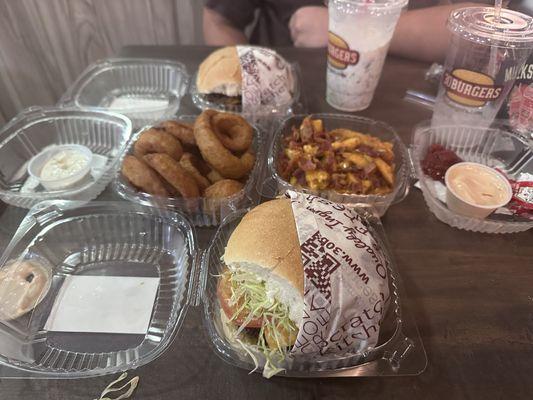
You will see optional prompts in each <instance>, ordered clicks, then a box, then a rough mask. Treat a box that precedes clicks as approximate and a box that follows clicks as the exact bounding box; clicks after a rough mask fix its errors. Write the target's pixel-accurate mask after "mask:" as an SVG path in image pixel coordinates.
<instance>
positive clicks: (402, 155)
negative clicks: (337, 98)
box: [259, 114, 412, 216]
mask: <svg viewBox="0 0 533 400" xmlns="http://www.w3.org/2000/svg"><path fill="white" fill-rule="evenodd" d="M306 116H307V115H294V116H292V117H289V118H287V119H285V121H284V122H283V123H281V125H280V127H279V128H278V130H277V131H276V133H275V134H274V137H273V138H272V143H271V146H270V149H269V152H268V168H267V171H266V176H265V177H264V178H263V180H262V181H261V182H260V185H259V191H260V193H261V194H262V195H263V196H266V197H269V198H273V197H276V196H278V195H280V194H284V193H286V192H287V190H294V191H298V192H304V193H310V194H314V195H318V196H320V197H324V198H326V199H328V200H331V201H333V202H336V203H342V204H349V205H354V206H355V205H357V204H366V205H371V206H373V207H374V208H375V210H376V211H377V212H378V214H379V215H380V216H382V215H383V214H385V212H386V211H387V209H388V208H389V206H390V205H391V204H394V203H398V202H400V201H401V200H403V199H404V198H405V197H406V196H407V194H408V193H409V189H410V184H411V179H410V178H411V174H412V171H411V163H410V160H409V154H408V152H407V147H406V146H405V145H404V144H403V142H402V140H401V139H400V137H399V136H398V134H397V133H396V131H395V130H394V129H393V128H392V127H391V126H389V125H387V124H385V123H384V122H380V121H375V120H373V119H369V118H363V117H357V116H352V115H345V114H311V115H310V116H311V118H313V119H321V120H322V121H323V123H324V127H325V129H327V130H328V131H329V130H333V129H338V128H344V129H350V130H354V131H358V132H361V133H364V134H369V135H371V136H374V137H377V138H379V139H381V140H386V141H390V142H392V144H393V151H394V155H395V161H394V162H395V171H394V173H395V184H394V188H393V191H392V192H391V193H389V194H387V195H355V194H343V193H338V192H336V191H334V190H322V191H314V190H311V189H306V188H300V187H295V186H293V185H291V184H290V183H289V182H287V181H285V180H284V179H283V178H282V177H281V176H280V174H279V173H278V163H279V158H280V156H281V154H282V151H283V147H282V146H283V138H285V137H287V136H290V135H291V134H292V128H293V127H299V126H300V124H301V122H302V120H303V119H304V118H305V117H306Z"/></svg>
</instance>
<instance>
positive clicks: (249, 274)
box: [217, 199, 304, 378]
mask: <svg viewBox="0 0 533 400" xmlns="http://www.w3.org/2000/svg"><path fill="white" fill-rule="evenodd" d="M223 261H224V263H225V265H226V269H225V270H224V271H223V272H222V273H221V275H220V277H219V281H218V290H217V293H218V299H219V302H220V306H221V319H222V322H223V325H224V333H225V335H226V336H227V337H228V339H229V340H230V341H231V342H232V343H234V344H237V345H238V346H240V347H241V348H242V350H243V351H245V352H246V353H248V354H249V355H250V357H251V358H252V359H253V360H254V362H255V365H256V368H258V367H259V366H260V365H262V367H263V376H265V377H267V378H269V377H271V376H273V375H275V374H277V373H279V372H281V371H282V370H283V367H282V365H283V362H284V360H285V359H286V357H287V356H288V353H289V351H290V349H291V348H292V346H293V345H294V342H295V340H296V337H297V334H298V330H299V327H300V325H301V323H302V316H303V305H304V302H303V288H304V283H303V280H304V270H303V264H302V258H301V253H300V244H299V241H298V234H297V231H296V224H295V222H294V217H293V214H292V208H291V203H290V200H288V199H278V200H272V201H269V202H266V203H263V204H261V205H259V206H257V207H256V208H254V209H253V210H251V211H250V212H249V213H248V214H246V215H245V216H244V217H243V219H242V220H241V222H240V223H239V225H238V226H237V227H236V228H235V230H234V231H233V233H232V235H231V237H230V239H229V241H228V244H227V246H226V250H225V253H224V256H223ZM261 354H262V356H263V359H264V360H263V361H260V359H258V357H257V355H261Z"/></svg>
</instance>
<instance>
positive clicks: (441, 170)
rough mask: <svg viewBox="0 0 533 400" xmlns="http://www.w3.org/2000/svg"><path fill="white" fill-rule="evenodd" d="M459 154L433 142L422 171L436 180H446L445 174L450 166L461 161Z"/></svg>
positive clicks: (423, 162)
mask: <svg viewBox="0 0 533 400" xmlns="http://www.w3.org/2000/svg"><path fill="white" fill-rule="evenodd" d="M461 161H463V160H461V159H460V158H459V157H458V156H457V154H455V153H454V152H453V151H452V150H448V149H447V148H446V147H444V146H442V145H440V144H432V145H431V146H430V147H429V149H428V152H427V154H426V158H424V160H422V163H421V164H422V171H424V174H426V175H428V176H430V177H431V178H433V179H435V180H436V181H442V182H444V175H445V174H446V171H447V170H448V168H450V167H451V166H452V165H454V164H457V163H459V162H461Z"/></svg>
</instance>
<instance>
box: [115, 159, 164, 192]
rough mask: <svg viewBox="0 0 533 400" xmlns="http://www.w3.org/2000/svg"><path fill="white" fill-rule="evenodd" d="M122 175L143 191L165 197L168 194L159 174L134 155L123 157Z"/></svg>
mask: <svg viewBox="0 0 533 400" xmlns="http://www.w3.org/2000/svg"><path fill="white" fill-rule="evenodd" d="M122 175H124V177H125V178H126V179H127V180H128V181H129V182H131V184H132V185H133V186H135V187H136V188H138V189H140V190H142V191H143V192H145V193H148V194H154V195H156V196H165V197H166V196H168V195H169V192H168V191H167V190H166V189H165V185H164V183H163V181H162V180H161V178H159V175H157V173H156V172H155V171H154V170H152V169H151V168H150V167H149V166H148V165H146V164H145V163H144V162H142V161H140V160H139V159H137V157H135V156H131V155H128V156H126V157H124V161H123V162H122Z"/></svg>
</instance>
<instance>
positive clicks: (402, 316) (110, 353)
mask: <svg viewBox="0 0 533 400" xmlns="http://www.w3.org/2000/svg"><path fill="white" fill-rule="evenodd" d="M246 211H247V210H241V211H238V212H235V213H233V214H231V215H230V216H228V217H227V218H226V219H225V220H224V222H223V223H222V224H221V226H220V228H219V230H218V231H217V233H216V235H215V237H214V238H213V239H212V241H211V244H210V245H209V247H208V249H207V250H206V251H201V250H199V249H198V247H197V244H196V240H195V232H194V228H193V227H192V226H191V225H190V224H189V222H188V220H187V218H186V217H185V216H184V215H183V214H181V213H174V212H171V211H167V210H161V209H156V208H151V207H146V206H140V205H137V204H133V203H127V202H92V203H88V204H83V205H82V204H79V203H76V202H56V203H55V204H53V203H51V202H46V203H41V204H39V205H38V206H36V207H34V208H33V209H32V210H31V211H30V212H29V214H28V215H27V216H26V218H25V219H24V220H23V222H22V224H21V225H20V227H19V229H18V230H17V232H16V234H15V236H14V237H13V239H12V241H11V243H10V244H9V245H8V247H7V249H6V251H5V252H4V254H3V255H2V256H1V258H0V265H1V266H3V265H5V264H6V262H7V261H8V260H13V259H16V260H21V259H28V258H31V259H36V260H41V261H42V262H43V264H44V265H46V266H48V268H49V269H50V275H51V286H50V289H49V290H48V293H47V295H46V297H45V298H44V299H43V300H42V301H41V302H40V303H39V304H37V305H36V306H35V308H34V309H33V310H32V311H31V312H29V313H28V314H26V315H25V316H22V317H20V318H18V319H15V320H12V321H8V322H5V321H4V322H1V321H0V376H2V377H31V378H81V377H90V376H97V375H104V374H111V373H116V372H120V371H125V370H128V369H134V368H137V367H139V366H141V365H143V364H146V363H148V362H150V361H152V360H154V359H155V358H156V357H157V356H159V355H161V354H162V353H163V352H164V351H165V350H166V349H168V347H169V345H170V343H171V342H172V340H174V338H175V337H176V333H177V332H178V331H179V329H180V327H181V324H182V323H183V320H184V318H185V314H186V312H187V310H188V308H189V307H195V306H201V305H202V302H203V309H204V321H205V323H204V328H205V332H206V334H207V335H208V340H209V341H210V342H211V343H212V347H213V349H214V350H215V352H216V353H217V354H218V355H219V356H220V357H222V358H223V359H224V360H226V361H227V362H229V363H231V364H233V365H236V366H239V367H241V368H245V369H247V370H252V369H253V364H252V362H251V359H250V358H249V357H248V356H247V355H246V354H242V353H240V352H239V351H237V350H236V349H235V348H233V347H232V346H231V344H229V343H228V342H227V341H226V339H225V338H224V336H223V335H222V334H221V330H220V318H219V316H220V314H219V310H220V305H219V304H218V300H217V297H216V279H217V277H216V276H215V274H217V273H218V272H220V270H221V268H222V263H221V260H220V256H221V255H222V254H223V253H224V248H225V246H226V243H227V240H228V238H229V235H230V234H231V232H232V231H233V229H234V228H235V226H236V225H237V224H238V223H239V221H240V219H241V218H242V217H243V216H244V215H245V213H246ZM360 211H361V213H362V215H363V217H364V218H366V219H367V221H368V227H369V229H371V230H372V231H374V232H375V234H376V237H377V238H378V242H379V245H380V246H383V248H384V249H385V251H386V253H387V254H389V255H390V253H389V251H388V250H387V249H388V247H387V244H386V241H385V238H384V233H383V229H382V227H381V225H380V223H379V219H377V218H376V217H373V216H372V215H373V214H372V213H368V212H366V211H365V210H363V209H361V210H360ZM0 268H1V267H0ZM389 272H390V276H391V280H390V288H391V293H392V298H391V302H390V306H389V313H388V314H387V316H386V318H385V320H384V322H383V325H382V327H381V332H382V337H381V339H380V341H379V345H378V346H377V347H376V348H374V349H372V350H370V351H368V352H365V353H364V354H352V355H349V356H346V357H342V358H335V359H332V360H330V361H328V362H321V363H313V362H310V361H305V362H302V363H299V362H294V363H293V364H292V365H291V366H290V367H289V368H288V370H287V371H286V373H285V374H286V375H289V376H305V377H313V376H332V377H334V376H383V375H416V374H419V373H421V372H422V371H423V370H424V368H425V366H426V362H427V359H426V355H425V351H424V348H423V345H422V343H421V342H420V336H419V334H418V331H417V329H416V325H415V324H414V323H413V321H412V319H411V317H410V316H409V313H408V312H407V309H406V303H405V302H404V301H403V296H404V294H403V288H402V284H401V281H400V278H399V275H398V273H397V270H396V267H395V265H394V263H393V262H391V265H390V271H389ZM72 275H82V276H112V277H122V276H133V277H156V278H159V279H160V281H159V286H158V290H157V295H156V298H155V300H154V304H153V310H152V314H151V317H150V322H149V327H148V331H147V332H146V334H144V335H138V334H136V335H131V334H130V335H123V334H103V333H100V334H94V333H93V334H88V333H83V332H77V333H59V332H52V331H48V330H46V329H44V326H45V321H46V320H47V318H48V315H49V314H50V311H51V308H52V304H53V303H54V301H56V300H57V296H58V293H60V289H61V287H62V285H63V284H64V281H65V279H68V277H69V276H72ZM95 290H97V288H95ZM58 301H61V300H60V299H59V300H58ZM124 307H125V308H127V307H128V305H127V303H125V305H124ZM80 312H82V311H81V310H80ZM124 312H128V310H127V309H125V310H124ZM176 340H180V338H179V335H178V336H177V337H176Z"/></svg>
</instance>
